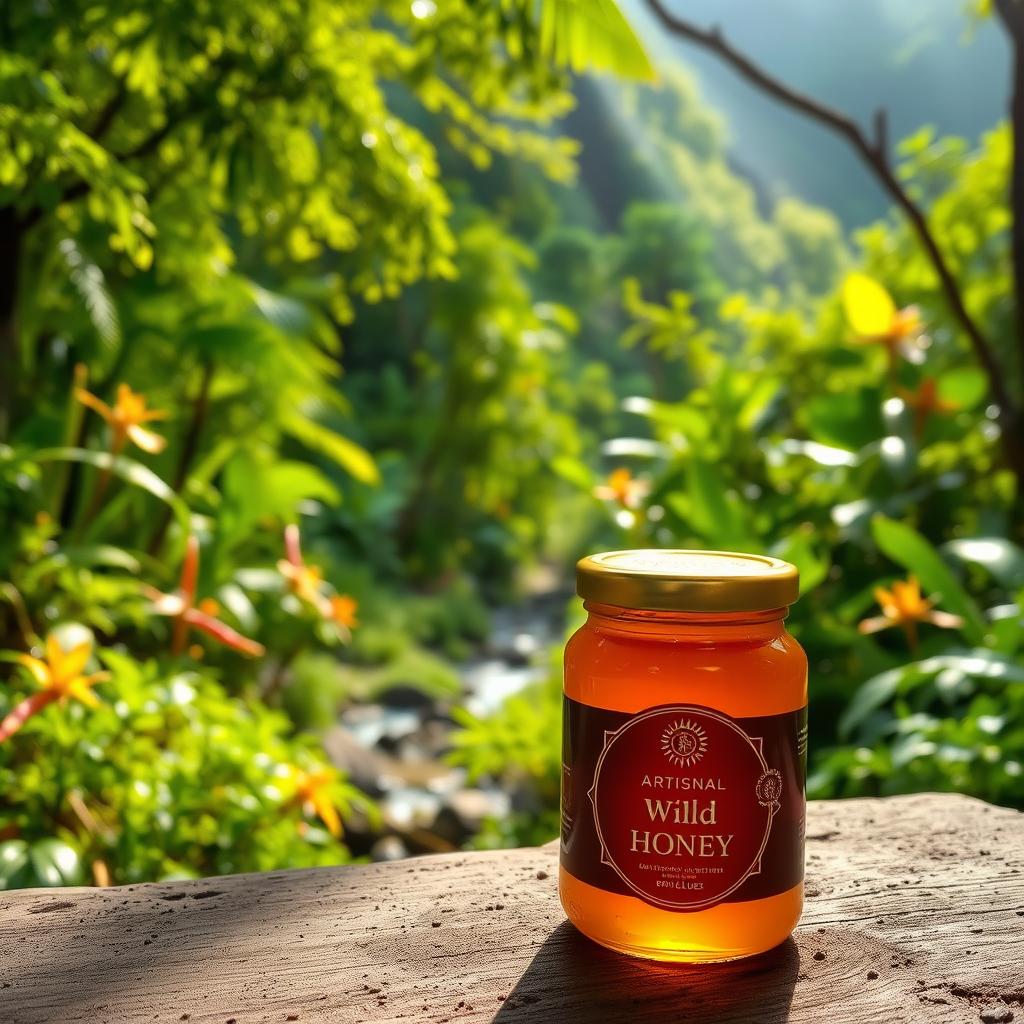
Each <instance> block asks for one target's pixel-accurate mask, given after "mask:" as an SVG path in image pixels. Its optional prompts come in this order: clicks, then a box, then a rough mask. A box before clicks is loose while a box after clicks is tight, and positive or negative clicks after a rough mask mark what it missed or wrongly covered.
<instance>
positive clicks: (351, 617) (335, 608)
mask: <svg viewBox="0 0 1024 1024" xmlns="http://www.w3.org/2000/svg"><path fill="white" fill-rule="evenodd" d="M330 605H331V614H330V618H331V621H332V622H334V623H336V624H337V625H339V626H342V627H343V628H344V629H354V628H355V627H356V626H358V625H359V620H358V619H357V618H356V612H358V611H359V602H358V601H356V599H355V598H354V597H349V595H348V594H335V595H334V596H333V597H332V598H331V599H330Z"/></svg>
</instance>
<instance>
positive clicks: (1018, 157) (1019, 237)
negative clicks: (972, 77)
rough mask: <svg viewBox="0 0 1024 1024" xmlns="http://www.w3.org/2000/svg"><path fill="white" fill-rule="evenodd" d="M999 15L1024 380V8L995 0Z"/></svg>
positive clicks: (1008, 0)
mask: <svg viewBox="0 0 1024 1024" xmlns="http://www.w3.org/2000/svg"><path fill="white" fill-rule="evenodd" d="M995 8H996V14H997V15H998V17H999V20H1000V21H1001V22H1002V23H1003V27H1004V28H1005V29H1006V32H1007V35H1009V37H1010V43H1011V46H1012V47H1013V64H1012V68H1011V77H1012V92H1011V96H1010V131H1011V133H1012V136H1013V163H1012V167H1011V169H1010V214H1011V218H1012V220H1011V227H1010V247H1011V251H1012V253H1013V284H1014V291H1015V292H1016V295H1017V360H1018V364H1019V365H1018V371H1019V373H1020V375H1021V380H1022V381H1024V306H1022V303H1024V8H1022V7H1021V5H1020V4H1019V3H1018V2H1017V0H995Z"/></svg>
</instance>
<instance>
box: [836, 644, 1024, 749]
mask: <svg viewBox="0 0 1024 1024" xmlns="http://www.w3.org/2000/svg"><path fill="white" fill-rule="evenodd" d="M940 672H953V673H956V674H958V675H960V676H963V677H966V678H976V679H977V678H981V679H997V680H999V681H1000V682H1005V683H1024V666H1022V665H1021V664H1020V663H1019V662H1017V661H1014V660H1013V659H1011V658H1005V657H1003V656H1002V655H1000V654H996V653H995V652H993V651H989V650H986V649H984V648H975V649H973V650H959V651H950V652H948V653H947V654H938V655H936V656H935V657H933V658H924V659H923V660H922V661H913V662H911V663H910V664H908V665H901V666H900V667H899V668H893V669H889V670H888V671H887V672H882V673H880V674H879V675H877V676H873V677H872V678H871V679H869V680H867V682H865V683H863V684H862V685H861V687H860V688H859V689H858V690H857V692H856V693H855V694H854V695H853V699H852V700H851V701H850V703H849V704H847V706H846V710H845V711H844V712H843V714H842V716H841V717H840V719H839V734H840V735H841V736H848V735H849V734H850V732H851V731H852V730H853V729H855V728H856V727H857V726H858V725H859V724H860V723H861V722H863V721H864V719H865V718H867V716H868V715H869V714H871V712H872V711H874V710H875V709H876V708H879V707H881V706H882V705H883V704H885V703H886V702H887V701H889V700H891V699H892V698H893V697H894V696H896V694H897V693H903V692H906V691H907V690H909V689H913V688H914V687H915V686H918V685H919V684H921V683H923V682H925V681H927V680H929V679H931V678H932V677H933V676H936V675H938V674H939V673H940Z"/></svg>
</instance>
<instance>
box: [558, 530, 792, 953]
mask: <svg viewBox="0 0 1024 1024" xmlns="http://www.w3.org/2000/svg"><path fill="white" fill-rule="evenodd" d="M577 590H578V592H579V594H580V596H582V597H583V599H584V607H585V608H586V609H587V612H588V613H589V614H588V618H587V621H586V623H585V624H584V625H583V626H582V627H581V628H580V629H579V630H577V632H576V633H575V634H574V635H573V636H572V637H571V638H570V640H569V643H568V645H567V646H566V651H565V696H564V711H563V736H562V842H561V862H560V869H559V894H560V896H561V900H562V906H563V907H564V908H565V912H566V914H567V915H568V917H569V920H570V921H572V923H573V924H574V925H575V926H576V927H577V928H579V930H580V931H581V932H583V933H584V934H585V935H587V936H589V937H590V938H591V939H593V940H595V941H596V942H599V943H601V944H602V945H604V946H608V947H610V948H611V949H615V950H618V951H620V952H623V953H628V954H631V955H633V956H640V957H648V958H651V959H655V960H677V961H685V962H701V961H716V960H732V959H735V958H738V957H744V956H751V955H753V954H756V953H760V952H763V951H764V950H767V949H771V948H772V947H773V946H776V945H778V944H779V943H781V942H783V941H784V940H785V939H786V937H787V936H788V935H789V934H790V933H791V932H792V930H793V928H794V927H795V926H796V923H797V920H798V919H799V917H800V912H801V909H802V906H803V868H804V810H805V800H804V777H805V773H806V759H807V659H806V657H805V655H804V652H803V650H802V649H801V647H800V645H799V644H798V643H797V642H796V641H795V640H794V639H793V638H792V637H791V636H790V635H789V634H788V633H787V632H786V629H785V625H784V620H785V617H786V613H787V609H788V606H789V605H790V604H792V603H793V602H794V601H795V600H796V598H797V594H798V573H797V570H796V568H795V567H794V566H792V565H790V564H789V563H787V562H783V561H780V560H779V559H775V558H768V557H765V556H759V555H745V554H737V553H732V552H720V551H667V550H666V551H660V550H658V551H653V550H652V551H613V552H605V553H603V554H598V555H593V556H591V557H589V558H584V559H583V560H582V561H581V562H580V563H579V565H578V567H577Z"/></svg>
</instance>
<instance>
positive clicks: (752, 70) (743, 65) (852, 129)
mask: <svg viewBox="0 0 1024 1024" xmlns="http://www.w3.org/2000/svg"><path fill="white" fill-rule="evenodd" d="M996 2H997V3H998V4H999V5H1000V6H1003V5H1005V4H1008V3H1009V4H1011V5H1012V6H1013V8H1014V10H1015V11H1016V10H1017V5H1016V3H1014V2H1013V0H996ZM648 5H649V6H650V8H651V10H652V11H653V12H654V14H655V16H656V17H657V18H658V20H659V21H660V22H661V24H662V25H663V26H664V27H665V28H666V29H668V31H670V32H671V33H672V34H673V35H676V36H680V37H681V38H683V39H687V40H689V41H690V42H693V43H696V44H697V45H698V46H701V47H703V48H704V49H706V50H710V51H711V52H712V53H714V54H716V55H717V56H719V57H720V58H721V59H722V60H723V61H725V62H726V63H727V64H729V65H730V66H731V67H732V68H733V69H734V70H735V71H737V72H738V73H739V74H740V75H742V76H743V77H744V78H746V79H747V81H749V82H751V83H753V84H754V85H756V86H757V87H758V88H759V89H760V90H761V91H762V92H765V93H767V94H768V95H769V96H772V97H774V98H775V99H777V100H778V101H779V102H780V103H782V104H784V105H785V106H787V107H789V108H790V109H792V110H796V111H798V112H799V113H801V114H803V115H804V116H806V117H808V118H810V119H811V120H813V121H817V122H818V123H819V124H822V125H824V126H825V127H827V128H830V129H831V130H832V131H833V132H835V133H836V134H837V135H840V136H842V137H843V138H844V139H846V141H847V142H848V143H849V144H850V146H852V147H853V149H854V151H855V152H856V153H857V154H858V156H860V158H861V161H862V162H863V163H864V165H865V166H866V167H867V168H868V170H870V171H871V173H872V174H873V175H874V176H875V178H876V180H877V181H878V182H879V184H880V185H881V186H882V188H883V189H884V190H885V191H886V192H887V193H888V194H889V196H890V198H891V199H892V200H893V201H894V202H895V203H896V205H897V206H898V207H899V208H900V209H901V210H902V211H903V212H904V214H905V215H906V216H907V219H908V220H909V221H910V223H911V224H912V225H913V228H914V230H915V232H916V233H917V236H918V238H919V240H920V242H921V245H922V246H923V247H924V250H925V253H926V254H927V256H928V260H929V262H930V263H931V264H932V267H933V268H934V270H935V273H936V275H937V276H938V278H939V283H940V285H941V287H942V291H943V294H944V295H945V297H946V301H947V302H948V304H949V307H950V309H951V311H952V313H953V315H954V317H955V318H956V319H957V320H958V321H959V323H960V326H961V327H962V328H963V331H964V333H965V334H966V335H967V338H968V340H969V341H970V344H971V348H972V350H973V352H974V355H975V358H976V359H977V360H978V362H979V363H980V364H981V367H982V369H983V370H984V371H985V375H986V377H987V378H988V384H989V390H990V392H991V395H992V398H993V400H994V401H995V403H996V404H997V405H998V406H999V408H1000V411H1001V414H1002V419H1003V422H1004V430H1005V429H1007V428H1011V429H1014V430H1016V429H1018V426H1019V425H1018V423H1017V407H1016V402H1015V401H1014V400H1013V396H1012V395H1011V392H1010V390H1009V388H1008V386H1007V384H1006V380H1005V377H1004V374H1003V371H1002V368H1001V367H1000V366H999V363H998V361H997V360H996V357H995V353H994V352H993V350H992V346H991V344H990V343H989V340H988V339H987V338H986V337H985V335H984V333H983V332H982V330H981V328H980V327H979V326H978V324H977V323H976V322H975V320H974V318H973V317H972V316H971V314H970V313H969V312H968V310H967V306H966V305H965V303H964V299H963V295H962V293H961V291H960V286H959V284H958V283H957V281H956V278H955V277H954V276H953V273H952V271H951V270H950V268H949V265H948V264H947V262H946V259H945V257H944V256H943V254H942V251H941V250H940V249H939V246H938V243H937V242H936V240H935V236H934V235H933V234H932V231H931V228H930V227H929V226H928V221H927V219H926V217H925V215H924V212H923V211H922V210H921V209H920V207H918V205H917V204H916V203H915V202H914V200H913V199H911V198H910V196H909V195H908V194H907V192H906V190H905V189H904V188H903V186H902V184H901V183H900V181H899V179H898V178H897V177H896V174H895V172H894V171H893V169H892V167H891V165H890V163H889V158H888V155H887V152H886V148H887V142H886V138H885V135H886V131H885V115H884V113H880V114H878V115H876V118H875V132H876V136H877V137H876V138H875V139H873V140H872V139H869V138H868V137H867V136H866V135H865V133H864V131H863V130H862V129H861V127H860V125H858V124H857V122H856V121H854V120H853V119H852V118H850V117H848V116H847V115H846V114H844V113H842V112H840V111H838V110H835V109H834V108H832V107H829V106H827V105H826V104H824V103H822V102H821V101H820V100H817V99H815V98H814V97H813V96H809V95H807V94H806V93H802V92H800V91H798V90H796V89H794V88H792V87H791V86H789V85H787V84H786V83H785V82H782V81H780V80H779V79H777V78H775V77H774V76H773V75H770V74H769V73H768V72H767V71H765V70H764V69H763V68H761V67H759V66H758V65H757V64H755V63H754V62H753V61H752V60H751V59H750V58H749V57H747V56H746V55H745V54H743V53H741V52H740V51H739V50H736V49H735V48H734V47H733V46H732V45H731V44H730V43H728V42H727V41H726V39H725V37H724V36H723V35H722V33H721V31H720V30H719V29H717V28H711V29H702V28H700V27H698V26H697V25H694V24H693V23H692V22H689V21H687V20H685V19H684V18H681V17H678V16H677V15H675V14H673V13H672V12H671V11H669V10H668V8H666V7H665V5H664V3H663V2H662V0H648ZM1022 468H1024V467H1020V466H1018V467H1015V469H1016V470H1017V472H1018V473H1020V472H1021V470H1022Z"/></svg>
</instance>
